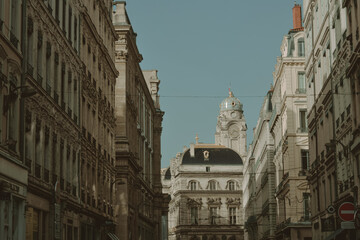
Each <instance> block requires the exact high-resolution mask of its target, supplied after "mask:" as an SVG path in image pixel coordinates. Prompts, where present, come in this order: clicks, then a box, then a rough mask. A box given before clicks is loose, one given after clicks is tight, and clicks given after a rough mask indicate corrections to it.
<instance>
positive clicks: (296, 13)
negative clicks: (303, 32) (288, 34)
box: [292, 4, 302, 29]
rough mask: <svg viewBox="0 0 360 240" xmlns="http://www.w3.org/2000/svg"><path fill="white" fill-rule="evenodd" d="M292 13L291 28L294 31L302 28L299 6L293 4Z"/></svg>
mask: <svg viewBox="0 0 360 240" xmlns="http://www.w3.org/2000/svg"><path fill="white" fill-rule="evenodd" d="M292 11H293V28H294V29H299V28H302V19H301V6H300V5H299V4H295V6H294V7H293V9H292Z"/></svg>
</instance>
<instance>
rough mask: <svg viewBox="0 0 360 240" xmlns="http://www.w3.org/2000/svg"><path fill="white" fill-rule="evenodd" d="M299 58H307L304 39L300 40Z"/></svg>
mask: <svg viewBox="0 0 360 240" xmlns="http://www.w3.org/2000/svg"><path fill="white" fill-rule="evenodd" d="M298 56H299V57H304V56H305V42H304V39H303V38H300V39H299V40H298Z"/></svg>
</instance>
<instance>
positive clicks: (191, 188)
mask: <svg viewBox="0 0 360 240" xmlns="http://www.w3.org/2000/svg"><path fill="white" fill-rule="evenodd" d="M196 189H197V182H196V181H191V182H190V190H192V191H194V190H196Z"/></svg>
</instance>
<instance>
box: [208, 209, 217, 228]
mask: <svg viewBox="0 0 360 240" xmlns="http://www.w3.org/2000/svg"><path fill="white" fill-rule="evenodd" d="M216 218H217V207H210V216H209V220H210V224H216Z"/></svg>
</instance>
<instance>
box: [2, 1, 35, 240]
mask: <svg viewBox="0 0 360 240" xmlns="http://www.w3.org/2000/svg"><path fill="white" fill-rule="evenodd" d="M21 3H22V1H0V110H1V111H0V116H1V117H0V239H20V240H24V239H25V237H26V236H25V226H26V219H25V206H26V197H27V185H28V172H27V169H26V166H25V161H24V158H23V157H22V156H23V147H24V143H23V142H22V141H21V139H22V134H21V133H20V128H21V123H22V121H21V119H22V118H23V117H24V116H23V115H22V113H23V111H21V109H22V108H23V104H24V99H25V98H26V96H27V95H28V94H29V92H28V91H27V90H28V89H25V88H23V87H21V86H23V85H24V84H23V83H24V80H23V78H24V74H25V69H24V66H23V65H22V61H23V59H24V39H23V38H22V37H21V36H22V35H23V32H22V29H23V23H22V21H23V20H24V18H25V15H24V14H22V10H23V9H22V8H21Z"/></svg>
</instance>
